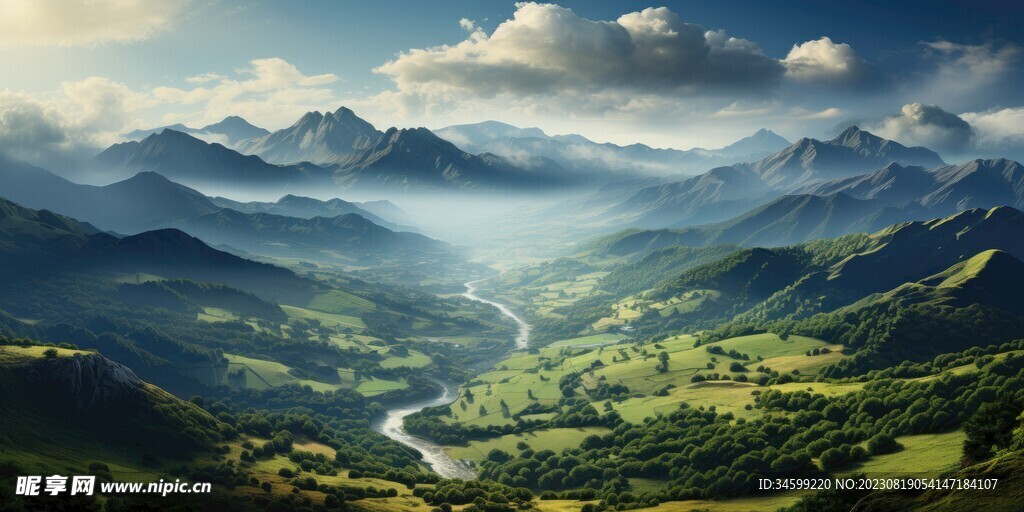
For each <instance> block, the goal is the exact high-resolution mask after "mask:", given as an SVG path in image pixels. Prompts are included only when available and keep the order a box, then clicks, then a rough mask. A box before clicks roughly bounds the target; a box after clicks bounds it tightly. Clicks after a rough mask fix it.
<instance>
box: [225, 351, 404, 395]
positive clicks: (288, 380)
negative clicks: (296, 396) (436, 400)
mask: <svg viewBox="0 0 1024 512" xmlns="http://www.w3.org/2000/svg"><path fill="white" fill-rule="evenodd" d="M224 357H226V358H227V359H228V361H229V368H244V369H245V372H246V378H245V386H246V387H250V388H255V389H265V388H267V387H278V386H285V385H291V384H295V385H299V386H309V387H311V388H313V390H315V391H328V390H332V391H333V390H335V389H342V388H349V389H355V390H356V391H359V392H360V393H362V394H364V395H366V396H373V395H379V394H381V393H383V392H385V391H391V390H393V389H404V388H406V387H407V386H408V385H407V384H406V382H405V380H404V379H399V380H384V379H376V378H373V377H371V376H362V377H361V378H360V380H359V381H356V380H355V372H353V371H352V370H349V369H346V368H339V369H338V372H337V375H338V378H337V381H336V382H321V381H317V380H312V379H303V378H299V377H296V376H295V375H293V373H292V372H293V370H292V368H291V367H289V366H286V365H284V364H281V363H278V362H276V361H266V360H262V359H254V358H250V357H243V356H240V355H236V354H224ZM225 384H229V385H232V384H233V382H231V381H229V380H227V379H226V381H225Z"/></svg>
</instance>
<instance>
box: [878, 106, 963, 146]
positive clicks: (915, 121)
mask: <svg viewBox="0 0 1024 512" xmlns="http://www.w3.org/2000/svg"><path fill="white" fill-rule="evenodd" d="M867 128H868V130H869V131H872V132H875V133H877V134H878V135H881V136H882V137H885V138H888V139H893V140H896V141H898V142H900V143H902V144H907V145H911V146H925V147H928V148H931V149H934V150H936V151H939V152H941V153H945V154H948V155H949V154H952V155H957V154H961V153H963V152H964V151H968V150H970V149H971V148H972V147H973V144H974V129H973V128H972V127H971V125H970V124H969V123H968V122H967V121H965V120H963V119H962V118H960V116H957V115H956V114H953V113H951V112H946V111H945V110H943V109H942V108H940V107H938V106H936V105H925V104H921V103H909V104H907V105H904V106H903V108H902V109H900V113H899V114H896V115H892V116H888V117H886V118H885V119H883V120H882V121H881V122H880V123H878V124H877V125H875V126H868V127H867Z"/></svg>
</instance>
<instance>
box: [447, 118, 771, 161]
mask: <svg viewBox="0 0 1024 512" xmlns="http://www.w3.org/2000/svg"><path fill="white" fill-rule="evenodd" d="M435 133H436V134H437V135H438V136H440V137H442V138H444V139H447V140H450V141H452V142H453V143H455V144H457V145H459V146H460V147H464V148H466V149H467V150H469V151H472V152H477V153H482V152H489V153H494V154H498V155H502V156H504V157H506V158H509V159H512V160H516V161H529V160H530V159H535V158H538V157H544V158H549V159H551V160H553V161H555V162H558V164H559V165H561V166H563V167H565V168H566V169H570V170H575V171H581V172H597V171H603V172H614V171H617V172H620V173H621V172H644V173H658V174H665V173H669V172H693V171H702V170H705V169H708V168H710V167H716V166H721V165H728V164H733V163H737V162H747V161H751V160H756V159H758V158H761V157H762V156H765V155H768V154H771V153H773V152H775V151H778V150H780V149H783V148H785V147H786V146H788V145H789V144H790V143H789V141H787V140H786V139H785V138H783V137H781V136H779V135H778V134H776V133H774V132H772V131H771V130H767V129H761V130H758V131H757V132H756V133H754V134H753V135H750V136H748V137H745V138H743V139H740V140H738V141H736V142H734V143H733V144H730V145H728V146H725V147H723V148H720V149H702V148H694V149H690V150H678V149H660V148H652V147H650V146H646V145H644V144H630V145H628V146H619V145H616V144H611V143H598V142H594V141H592V140H590V139H587V138H586V137H583V136H581V135H575V134H570V135H547V134H546V133H544V131H543V130H541V129H540V128H519V127H516V126H513V125H510V124H505V123H500V122H497V121H485V122H482V123H476V124H465V125H455V126H448V127H445V128H441V129H438V130H435Z"/></svg>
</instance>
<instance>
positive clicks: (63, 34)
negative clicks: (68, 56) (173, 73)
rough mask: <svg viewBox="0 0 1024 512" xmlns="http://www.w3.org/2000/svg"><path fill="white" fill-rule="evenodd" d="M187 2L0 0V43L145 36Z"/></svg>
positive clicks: (177, 13)
mask: <svg viewBox="0 0 1024 512" xmlns="http://www.w3.org/2000/svg"><path fill="white" fill-rule="evenodd" d="M188 4H189V2H188V1H187V0H116V1H110V2H96V1H88V0H4V1H3V2H0V47H10V46H74V45H91V44H102V43H108V42H126V41H139V40H143V39H148V38H150V37H152V36H153V35H154V34H156V33H158V32H160V31H162V30H166V29H168V28H169V27H170V26H171V25H172V24H173V22H174V21H175V20H176V19H177V18H178V17H180V15H181V14H182V13H183V12H184V10H185V8H187V6H188Z"/></svg>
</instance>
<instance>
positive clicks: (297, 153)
mask: <svg viewBox="0 0 1024 512" xmlns="http://www.w3.org/2000/svg"><path fill="white" fill-rule="evenodd" d="M381 135H382V132H381V131H380V130H377V129H376V128H374V127H373V125H372V124H370V123H368V122H367V121H365V120H363V119H361V118H360V117H358V116H356V115H355V113H354V112H352V111H351V110H349V109H347V108H345V107H341V108H339V109H338V110H337V111H335V112H333V113H331V112H328V113H326V114H321V113H320V112H307V113H306V114H304V115H303V116H302V117H301V118H299V120H298V121H296V122H295V124H293V125H291V126H289V127H288V128H285V129H282V130H277V131H275V132H274V133H266V134H263V135H261V136H257V137H253V138H250V139H249V140H245V141H242V143H241V144H239V147H238V149H239V150H240V151H241V152H243V153H246V154H249V155H258V156H259V157H260V158H263V159H264V160H266V161H267V162H271V163H276V164H287V163H292V162H313V163H315V164H320V165H329V164H333V163H337V162H338V161H340V160H342V159H344V158H347V157H350V156H352V155H354V154H356V153H359V152H362V151H363V150H365V149H366V148H368V147H370V146H371V145H372V144H374V143H375V142H376V141H377V139H379V138H380V136H381Z"/></svg>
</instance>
